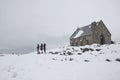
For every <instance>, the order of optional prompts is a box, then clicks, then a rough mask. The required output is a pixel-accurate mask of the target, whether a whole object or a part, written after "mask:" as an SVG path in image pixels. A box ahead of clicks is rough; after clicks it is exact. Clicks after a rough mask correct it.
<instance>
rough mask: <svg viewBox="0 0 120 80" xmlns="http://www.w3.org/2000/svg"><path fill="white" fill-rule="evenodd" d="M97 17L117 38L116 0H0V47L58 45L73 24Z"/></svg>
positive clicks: (119, 1) (119, 4) (119, 8)
mask: <svg viewBox="0 0 120 80" xmlns="http://www.w3.org/2000/svg"><path fill="white" fill-rule="evenodd" d="M99 20H103V22H104V23H105V24H106V26H107V28H108V29H109V31H110V32H111V34H112V39H113V40H114V41H120V0H0V48H33V47H35V46H36V44H37V43H41V42H46V43H47V44H48V46H49V47H50V48H52V47H53V46H54V47H55V46H57V47H58V46H62V45H64V44H68V43H69V42H68V41H69V37H70V35H71V34H72V33H73V32H74V31H75V30H76V28H77V26H79V27H82V26H84V25H88V24H90V23H91V22H93V21H99Z"/></svg>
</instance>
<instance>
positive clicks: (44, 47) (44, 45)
mask: <svg viewBox="0 0 120 80" xmlns="http://www.w3.org/2000/svg"><path fill="white" fill-rule="evenodd" d="M43 49H44V53H46V43H44V44H43Z"/></svg>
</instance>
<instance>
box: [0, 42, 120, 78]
mask: <svg viewBox="0 0 120 80" xmlns="http://www.w3.org/2000/svg"><path fill="white" fill-rule="evenodd" d="M119 60H120V44H111V45H103V46H99V45H96V44H94V45H90V46H88V45H87V46H82V47H69V46H66V47H63V48H58V49H53V50H48V51H47V53H45V54H37V53H36V52H32V53H30V54H24V55H8V54H6V55H5V54H2V55H0V80H120V61H119Z"/></svg>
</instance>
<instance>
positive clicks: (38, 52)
mask: <svg viewBox="0 0 120 80" xmlns="http://www.w3.org/2000/svg"><path fill="white" fill-rule="evenodd" d="M39 48H40V47H39V44H37V54H40V51H39Z"/></svg>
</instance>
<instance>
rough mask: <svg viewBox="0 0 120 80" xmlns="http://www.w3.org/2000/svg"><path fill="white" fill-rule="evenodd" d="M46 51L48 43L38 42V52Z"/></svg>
mask: <svg viewBox="0 0 120 80" xmlns="http://www.w3.org/2000/svg"><path fill="white" fill-rule="evenodd" d="M40 53H46V43H41V44H40V45H39V44H37V54H40Z"/></svg>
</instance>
